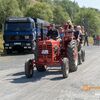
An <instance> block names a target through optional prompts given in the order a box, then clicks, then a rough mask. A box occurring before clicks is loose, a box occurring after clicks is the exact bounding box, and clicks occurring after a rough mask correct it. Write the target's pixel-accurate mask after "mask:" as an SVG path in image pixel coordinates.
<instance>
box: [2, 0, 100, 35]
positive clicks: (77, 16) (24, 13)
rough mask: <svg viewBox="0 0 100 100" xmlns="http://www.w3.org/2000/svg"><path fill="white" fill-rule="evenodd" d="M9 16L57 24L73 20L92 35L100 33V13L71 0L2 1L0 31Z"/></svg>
mask: <svg viewBox="0 0 100 100" xmlns="http://www.w3.org/2000/svg"><path fill="white" fill-rule="evenodd" d="M9 16H19V17H36V18H41V19H43V20H47V21H49V22H51V23H56V24H64V23H65V22H66V21H67V20H71V21H72V22H73V23H74V24H76V25H82V26H84V27H85V29H86V31H87V32H88V33H90V34H99V33H100V28H99V27H100V11H99V10H98V9H94V8H85V7H83V8H80V7H79V5H78V3H77V2H75V1H74V2H72V1H71V0H0V29H2V24H3V23H4V21H5V19H6V18H7V17H9Z"/></svg>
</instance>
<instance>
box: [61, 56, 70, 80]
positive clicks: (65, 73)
mask: <svg viewBox="0 0 100 100" xmlns="http://www.w3.org/2000/svg"><path fill="white" fill-rule="evenodd" d="M62 61H63V64H62V73H63V78H67V77H68V75H69V65H68V59H67V58H63V60H62Z"/></svg>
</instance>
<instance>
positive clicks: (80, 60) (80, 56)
mask: <svg viewBox="0 0 100 100" xmlns="http://www.w3.org/2000/svg"><path fill="white" fill-rule="evenodd" d="M78 64H79V65H81V64H82V53H81V51H79V52H78Z"/></svg>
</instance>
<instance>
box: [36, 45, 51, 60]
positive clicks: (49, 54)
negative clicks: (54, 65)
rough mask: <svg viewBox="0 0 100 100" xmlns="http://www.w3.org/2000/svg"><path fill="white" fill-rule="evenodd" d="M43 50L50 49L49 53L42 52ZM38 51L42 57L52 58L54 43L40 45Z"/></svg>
mask: <svg viewBox="0 0 100 100" xmlns="http://www.w3.org/2000/svg"><path fill="white" fill-rule="evenodd" d="M42 50H48V54H45V55H44V54H42ZM38 51H39V52H38V54H39V57H40V58H50V59H51V58H52V45H46V44H45V45H39V47H38Z"/></svg>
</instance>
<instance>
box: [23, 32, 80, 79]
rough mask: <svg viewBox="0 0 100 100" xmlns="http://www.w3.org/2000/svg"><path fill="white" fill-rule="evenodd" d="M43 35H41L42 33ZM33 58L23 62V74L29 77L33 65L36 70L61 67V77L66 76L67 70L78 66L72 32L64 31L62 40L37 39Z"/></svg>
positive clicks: (75, 42)
mask: <svg viewBox="0 0 100 100" xmlns="http://www.w3.org/2000/svg"><path fill="white" fill-rule="evenodd" d="M42 36H43V35H42ZM36 43H37V46H36V53H35V59H29V60H28V61H26V63H25V75H26V77H27V78H31V77H32V76H33V74H34V67H36V69H37V71H39V72H41V71H46V68H47V67H48V66H49V67H55V66H56V67H61V71H62V75H63V78H67V77H68V74H69V71H71V72H73V71H76V70H77V68H78V60H79V57H78V47H77V41H76V39H75V38H74V35H73V32H72V31H69V32H65V35H64V37H63V38H62V41H58V40H54V39H37V42H36Z"/></svg>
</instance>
